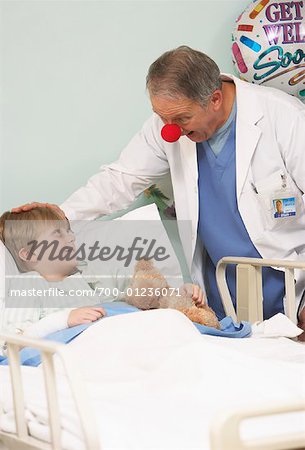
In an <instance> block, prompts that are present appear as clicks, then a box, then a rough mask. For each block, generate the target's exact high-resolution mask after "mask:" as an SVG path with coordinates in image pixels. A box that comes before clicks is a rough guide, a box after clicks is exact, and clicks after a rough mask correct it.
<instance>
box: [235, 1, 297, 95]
mask: <svg viewBox="0 0 305 450" xmlns="http://www.w3.org/2000/svg"><path fill="white" fill-rule="evenodd" d="M232 39H233V45H232V53H233V62H234V64H235V67H236V69H237V71H238V73H239V76H240V78H242V79H244V80H247V81H250V82H252V83H257V84H261V85H266V86H273V87H276V88H278V89H282V90H284V91H286V92H288V93H289V94H292V95H295V96H296V97H298V98H300V99H301V100H303V101H305V0H304V1H290V2H287V1H281V0H279V1H277V2H275V1H272V0H257V1H254V2H252V3H251V4H250V5H249V6H248V7H247V8H246V9H245V10H244V12H243V13H242V14H241V15H240V16H239V17H238V19H237V20H236V27H235V29H234V31H233V35H232Z"/></svg>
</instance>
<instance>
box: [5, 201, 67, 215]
mask: <svg viewBox="0 0 305 450" xmlns="http://www.w3.org/2000/svg"><path fill="white" fill-rule="evenodd" d="M40 207H43V208H51V209H54V210H55V211H56V212H57V213H59V214H60V215H61V216H62V218H63V219H65V218H66V216H65V213H64V212H63V210H62V209H60V207H59V206H57V205H54V204H53V203H39V202H32V203H26V204H25V205H21V206H17V207H16V208H12V212H14V213H19V212H23V211H30V210H31V209H35V208H40Z"/></svg>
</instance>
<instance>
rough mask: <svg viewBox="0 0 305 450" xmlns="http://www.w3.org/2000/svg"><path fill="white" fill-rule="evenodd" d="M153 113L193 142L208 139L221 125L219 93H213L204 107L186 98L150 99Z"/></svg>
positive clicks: (154, 97) (220, 96)
mask: <svg viewBox="0 0 305 450" xmlns="http://www.w3.org/2000/svg"><path fill="white" fill-rule="evenodd" d="M150 100H151V104H152V108H153V111H154V112H155V113H156V114H158V116H159V117H160V119H161V120H162V121H163V122H164V123H165V124H167V123H169V124H171V123H175V124H177V125H178V126H179V127H180V128H181V130H182V134H183V135H185V136H187V137H188V138H189V139H190V140H191V141H193V142H201V141H206V140H207V139H210V138H211V137H212V136H213V134H214V133H215V131H216V130H217V129H218V128H219V127H220V126H221V125H222V115H221V104H222V94H221V91H215V93H214V94H213V96H212V98H211V100H210V101H209V103H208V105H207V106H206V107H203V106H201V105H200V104H199V103H197V102H195V101H193V100H190V99H188V98H186V97H181V98H180V99H171V98H169V97H158V96H151V97H150Z"/></svg>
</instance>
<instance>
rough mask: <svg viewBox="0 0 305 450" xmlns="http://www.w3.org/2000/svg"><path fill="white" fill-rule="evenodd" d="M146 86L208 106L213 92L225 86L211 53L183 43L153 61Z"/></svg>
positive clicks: (154, 92)
mask: <svg viewBox="0 0 305 450" xmlns="http://www.w3.org/2000/svg"><path fill="white" fill-rule="evenodd" d="M146 87H147V89H148V91H149V93H150V95H153V96H164V97H170V98H181V97H186V98H188V99H190V100H194V101H195V102H197V103H200V104H201V105H202V106H206V105H207V104H208V101H209V99H210V97H211V95H212V94H213V92H214V91H215V90H216V89H221V79H220V70H219V67H218V66H217V64H216V63H215V62H214V61H213V60H212V59H211V58H210V57H209V56H207V55H205V54H204V53H202V52H199V51H198V50H194V49H192V48H190V47H187V46H186V45H182V46H180V47H178V48H176V49H174V50H170V51H168V52H165V53H163V55H161V56H160V57H159V58H158V59H157V60H156V61H155V62H153V63H152V64H151V66H150V67H149V69H148V74H147V77H146Z"/></svg>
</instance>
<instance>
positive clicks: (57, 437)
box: [0, 334, 101, 450]
mask: <svg viewBox="0 0 305 450" xmlns="http://www.w3.org/2000/svg"><path fill="white" fill-rule="evenodd" d="M0 340H3V341H6V343H7V353H8V358H9V368H10V378H11V385H12V394H13V406H14V415H15V422H16V434H11V433H4V432H2V431H1V430H0V441H1V439H2V441H3V443H4V444H5V445H7V446H8V447H9V448H13V449H14V450H19V449H22V450H32V449H33V450H34V449H41V450H43V449H46V450H51V449H52V450H61V448H62V447H61V425H60V412H59V403H58V395H57V387H56V374H55V370H54V361H53V355H54V354H55V353H56V354H57V355H58V356H59V357H60V359H61V361H62V364H63V367H64V369H65V372H66V375H67V378H68V381H69V386H70V389H71V393H72V397H73V400H74V402H75V406H76V410H77V413H78V416H79V419H80V424H81V427H82V431H83V436H84V442H85V446H86V448H87V449H90V450H91V449H92V450H99V449H100V448H101V447H100V444H99V438H98V434H97V430H96V426H95V419H94V416H93V414H92V410H91V408H90V405H89V404H88V399H87V397H86V394H85V391H84V386H83V383H82V381H81V378H79V376H78V370H77V368H76V367H75V363H74V361H73V359H72V358H71V355H70V353H68V352H66V351H65V348H66V347H65V345H63V344H58V343H55V342H51V341H43V340H39V339H33V338H28V337H25V336H18V335H13V334H1V335H0ZM21 347H31V348H36V349H38V350H40V351H41V360H42V367H43V376H44V383H45V392H46V399H47V406H48V413H49V427H50V438H51V444H48V443H44V442H42V441H41V440H39V439H36V438H33V437H31V436H29V433H28V428H27V423H26V419H25V401H24V387H23V380H22V374H21V366H20V359H19V350H20V349H21Z"/></svg>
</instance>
